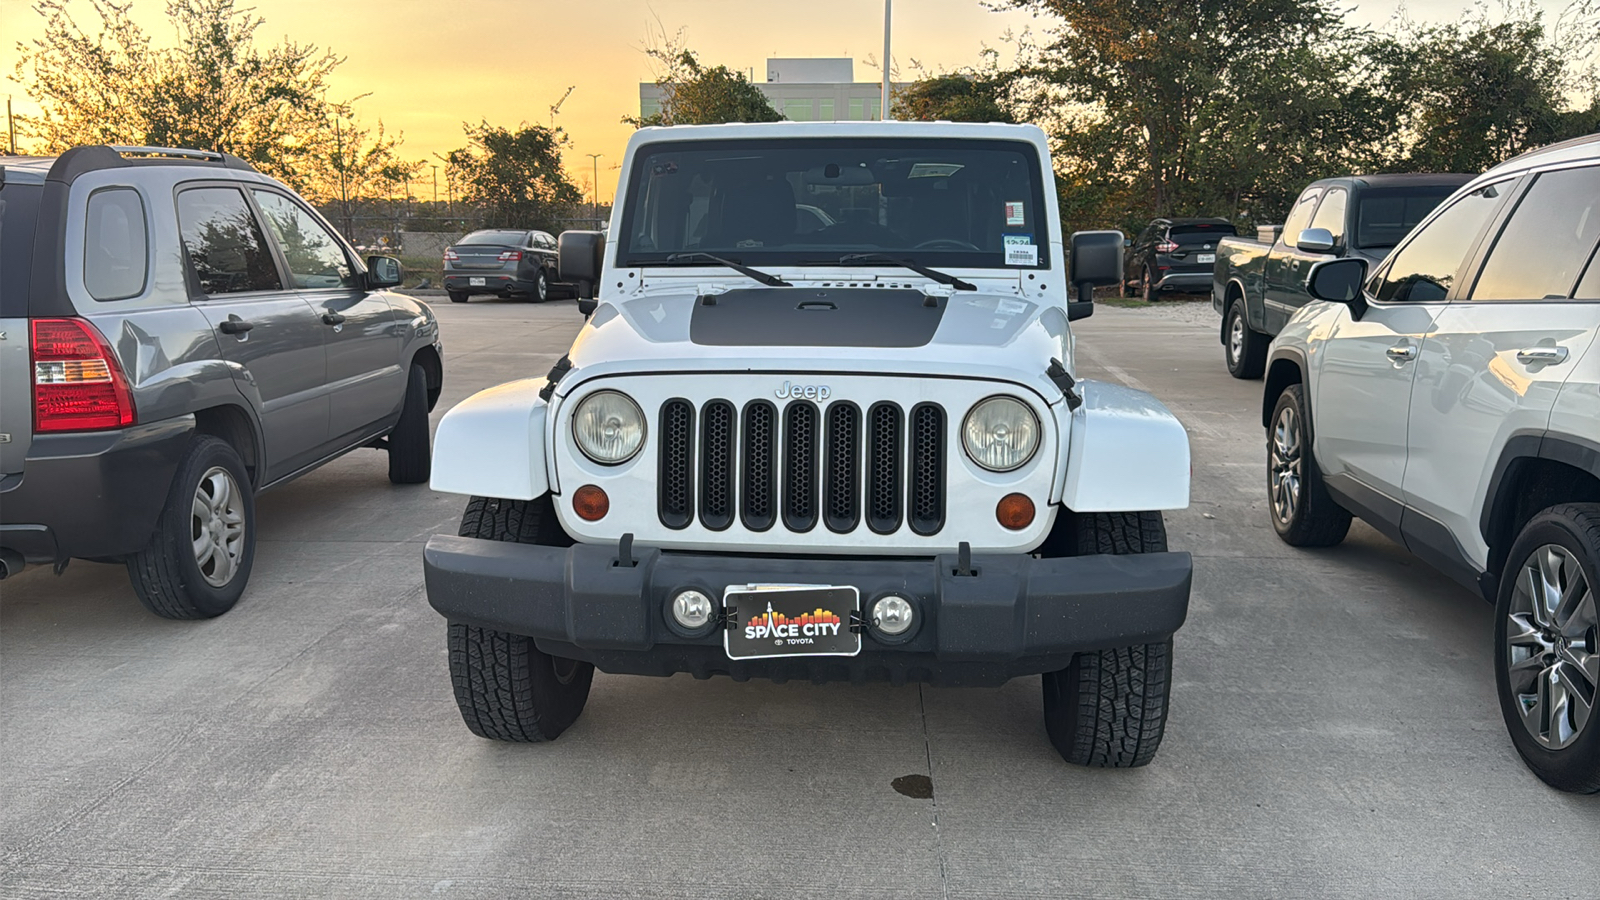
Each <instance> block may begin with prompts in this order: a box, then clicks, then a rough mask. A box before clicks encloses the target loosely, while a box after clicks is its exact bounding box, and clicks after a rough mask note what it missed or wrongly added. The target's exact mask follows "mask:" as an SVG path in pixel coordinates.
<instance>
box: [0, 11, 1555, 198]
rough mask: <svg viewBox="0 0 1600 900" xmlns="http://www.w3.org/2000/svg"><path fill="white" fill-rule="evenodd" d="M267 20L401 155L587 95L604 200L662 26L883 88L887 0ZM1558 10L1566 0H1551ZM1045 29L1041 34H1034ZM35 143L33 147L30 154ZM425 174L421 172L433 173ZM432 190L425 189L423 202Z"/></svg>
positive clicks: (9, 75) (924, 40)
mask: <svg viewBox="0 0 1600 900" xmlns="http://www.w3.org/2000/svg"><path fill="white" fill-rule="evenodd" d="M133 2H134V7H133V13H134V18H135V20H136V21H138V22H139V23H140V24H141V25H142V26H143V27H144V29H145V32H146V34H147V35H149V36H150V37H151V38H152V39H153V40H154V41H155V42H156V43H157V44H158V45H159V44H166V43H169V42H170V41H171V38H172V30H171V28H170V27H169V26H168V25H167V23H166V21H165V9H166V4H165V2H164V0H133ZM241 5H253V6H254V7H255V9H256V10H257V12H258V13H259V14H260V15H261V16H263V17H264V18H265V19H266V24H265V25H263V26H262V28H261V30H260V31H259V32H258V33H257V38H258V41H260V42H261V43H263V44H273V43H277V42H278V41H279V40H280V39H281V38H282V37H284V36H288V37H291V38H292V39H294V40H296V41H299V42H309V43H314V44H317V45H319V46H321V47H323V48H325V49H330V50H333V51H334V52H336V53H339V54H341V55H343V56H345V57H346V62H345V63H344V64H343V65H342V66H340V67H339V69H338V70H337V72H336V73H335V75H334V81H333V83H334V88H335V92H336V93H338V94H344V95H356V94H361V93H369V92H370V94H371V96H370V97H368V98H367V99H365V100H363V101H361V103H360V104H358V106H357V110H358V113H359V114H360V116H361V117H362V118H363V119H364V120H366V121H368V122H372V121H375V120H377V119H379V118H382V119H383V120H384V123H385V125H386V126H387V127H388V128H389V129H391V130H401V131H403V132H404V133H405V144H404V147H403V148H402V150H403V152H404V154H405V155H406V156H408V157H411V158H422V157H429V158H431V157H432V156H433V154H435V153H442V152H445V151H447V150H450V149H452V148H455V147H459V146H462V145H463V144H464V143H465V141H464V139H463V137H462V134H461V123H462V122H463V121H468V122H473V123H476V122H478V121H479V120H481V119H487V120H488V121H489V122H490V123H491V124H496V125H506V126H515V125H516V124H517V123H519V122H523V121H528V122H537V123H540V124H546V125H548V124H549V123H550V105H551V104H553V103H555V102H556V101H557V100H559V99H560V98H561V95H562V93H563V92H565V91H566V89H567V87H568V86H569V85H575V86H576V89H575V90H574V91H573V92H572V96H571V97H569V98H568V99H567V101H566V103H565V105H563V106H562V108H561V113H560V115H559V116H558V117H557V118H556V124H558V125H560V126H561V127H563V128H564V129H566V131H567V133H568V134H569V135H570V136H571V138H572V145H571V147H569V148H568V150H567V154H566V159H567V163H568V168H569V171H571V173H572V175H573V176H574V180H576V181H578V182H579V183H580V184H582V185H584V186H585V188H587V186H588V183H589V180H590V177H589V172H590V171H591V167H590V160H589V159H588V158H587V157H586V156H584V154H587V153H602V154H605V155H604V156H603V157H602V158H601V160H600V185H601V187H600V191H601V197H602V199H608V198H609V197H610V194H611V191H612V188H613V186H614V184H615V181H616V173H615V172H614V171H611V172H608V171H607V169H608V167H610V166H613V165H615V164H616V163H617V162H618V161H619V160H620V158H621V153H622V149H623V145H624V143H625V142H626V141H627V138H628V134H629V132H630V131H631V129H630V128H629V127H628V126H626V125H623V124H622V123H621V122H620V121H619V119H620V117H621V116H623V115H625V114H637V112H638V85H639V82H641V81H650V80H653V75H652V72H651V68H650V65H649V61H648V60H647V59H646V58H645V56H644V54H643V53H642V52H641V48H642V47H643V45H644V43H645V40H646V35H647V34H648V32H649V30H650V29H651V28H652V27H654V22H655V21H656V19H659V21H660V22H661V23H663V24H664V25H665V26H666V27H667V29H668V30H669V31H675V30H676V29H678V28H679V27H682V28H684V29H686V36H687V40H688V45H689V46H690V47H691V48H692V49H694V50H695V51H696V52H697V53H698V54H699V55H700V58H701V59H702V60H704V61H707V62H711V63H723V64H726V65H728V66H729V67H732V68H738V69H744V70H746V71H749V70H751V69H754V70H755V73H756V75H757V80H763V79H764V64H765V60H766V58H767V57H769V56H849V57H853V58H854V59H855V60H856V65H855V76H856V80H857V81H876V80H877V79H878V77H879V76H878V72H877V70H876V69H870V68H868V67H867V66H866V65H865V63H864V60H865V59H866V58H867V57H869V56H871V57H873V58H876V57H877V56H878V55H880V54H881V52H882V42H883V34H882V27H883V4H882V2H881V0H800V2H795V0H788V2H776V0H745V2H737V0H651V2H646V0H443V2H441V0H253V4H251V2H250V0H241ZM1396 5H1397V2H1396V0H1369V2H1367V3H1364V4H1362V5H1361V8H1360V9H1358V10H1357V12H1356V14H1355V15H1354V16H1353V18H1354V19H1357V20H1364V21H1368V22H1381V21H1383V20H1385V19H1387V18H1388V17H1389V15H1390V14H1391V13H1392V11H1393V10H1394V8H1395V7H1396ZM1541 5H1544V6H1545V7H1547V8H1549V9H1552V10H1554V9H1557V8H1559V7H1560V6H1561V5H1564V3H1563V0H1543V2H1542V4H1541ZM1408 6H1409V8H1410V10H1411V13H1412V15H1413V17H1415V18H1418V19H1429V20H1439V19H1454V18H1456V17H1458V16H1460V15H1461V13H1462V12H1463V11H1465V10H1466V9H1467V8H1469V4H1468V3H1467V2H1464V0H1463V2H1451V0H1411V2H1409V4H1408ZM31 7H32V3H31V2H30V0H0V99H3V95H5V94H12V95H13V96H14V97H15V98H16V106H17V111H18V112H19V113H24V114H25V113H27V112H30V111H33V110H36V109H37V106H36V105H35V104H33V103H31V102H30V101H29V100H28V98H27V96H26V93H25V92H24V90H23V88H22V86H21V85H20V84H18V83H17V82H16V81H15V80H14V77H13V74H14V68H15V65H16V61H17V51H16V47H15V43H16V41H18V40H24V41H25V40H29V39H31V38H34V37H37V36H38V35H39V34H40V33H41V32H42V30H43V29H42V22H43V20H42V19H41V18H40V17H39V16H38V15H37V14H36V13H34V12H33V10H32V8H31ZM72 8H74V10H75V12H76V15H77V16H78V19H79V22H80V23H81V24H84V25H85V26H86V27H87V26H88V25H89V24H91V23H93V22H94V21H96V20H95V19H94V15H93V13H92V11H91V10H90V9H89V5H88V3H87V2H84V0H78V2H75V3H73V4H72ZM894 21H895V27H894V37H895V41H894V47H895V50H894V55H895V62H896V64H897V65H898V66H899V67H900V70H901V71H900V73H901V75H903V76H905V75H909V74H910V62H911V60H913V59H915V60H917V61H918V62H920V63H921V64H922V65H923V66H925V67H927V68H928V69H931V70H935V71H937V70H939V69H952V68H958V67H961V66H965V65H971V64H974V63H976V62H977V60H978V55H979V52H980V49H981V47H982V46H983V45H984V44H988V45H989V46H991V47H996V48H999V49H1001V51H1002V58H1003V59H1009V53H1008V52H1007V51H1006V50H1005V49H1004V45H1003V43H1002V42H1001V40H1000V38H1001V36H1002V35H1003V34H1004V33H1005V32H1006V31H1007V30H1008V29H1009V30H1021V29H1023V28H1025V27H1028V26H1029V25H1030V24H1032V23H1034V20H1033V19H1032V18H1031V17H1030V16H1028V15H1026V14H1023V13H1017V12H1006V13H995V12H990V11H988V10H987V9H985V8H984V7H983V6H982V5H980V3H979V0H896V2H895V19H894ZM1035 27H1037V26H1035ZM23 146H24V148H26V146H27V145H26V143H24V144H23ZM427 174H428V172H427V170H426V169H425V170H424V177H425V178H426V176H427ZM423 190H425V189H422V190H419V193H422V192H423Z"/></svg>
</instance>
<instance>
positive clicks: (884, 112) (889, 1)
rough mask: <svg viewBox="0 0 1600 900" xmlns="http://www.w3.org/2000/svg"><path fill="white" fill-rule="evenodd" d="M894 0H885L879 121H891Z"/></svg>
mask: <svg viewBox="0 0 1600 900" xmlns="http://www.w3.org/2000/svg"><path fill="white" fill-rule="evenodd" d="M893 3H894V0H883V101H882V103H883V105H882V106H881V107H879V109H878V121H880V122H886V121H888V119H889V13H890V10H892V9H893Z"/></svg>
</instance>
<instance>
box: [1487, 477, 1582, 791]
mask: <svg viewBox="0 0 1600 900" xmlns="http://www.w3.org/2000/svg"><path fill="white" fill-rule="evenodd" d="M1597 585H1600V503H1569V504H1563V505H1561V506H1552V507H1550V508H1549V509H1547V510H1545V511H1543V512H1541V513H1539V514H1538V515H1536V516H1534V517H1533V519H1532V521H1530V522H1529V523H1528V524H1527V527H1525V528H1523V529H1522V534H1521V535H1519V536H1518V537H1517V540H1516V543H1514V544H1512V545H1511V553H1510V555H1509V556H1507V557H1506V570H1505V573H1504V574H1503V575H1502V576H1501V578H1500V593H1499V596H1498V597H1497V598H1496V600H1497V602H1496V604H1495V628H1494V641H1495V657H1494V670H1495V685H1496V688H1497V691H1498V693H1499V695H1500V712H1501V713H1502V714H1503V715H1504V716H1505V720H1506V729H1507V730H1508V731H1510V732H1511V742H1512V743H1513V744H1515V745H1516V748H1517V752H1518V753H1520V754H1521V755H1522V759H1523V761H1524V762H1526V763H1527V764H1528V768H1529V769H1532V770H1533V773H1534V774H1535V775H1538V776H1539V777H1540V778H1542V779H1544V781H1545V783H1546V784H1549V785H1550V786H1551V787H1553V788H1557V789H1559V790H1563V791H1572V792H1574V793H1579V794H1594V793H1600V721H1597V720H1600V710H1597V709H1596V707H1597V706H1600V662H1597V660H1600V634H1597V628H1600V622H1597V617H1596V603H1597V601H1596V599H1595V587H1596V586H1597Z"/></svg>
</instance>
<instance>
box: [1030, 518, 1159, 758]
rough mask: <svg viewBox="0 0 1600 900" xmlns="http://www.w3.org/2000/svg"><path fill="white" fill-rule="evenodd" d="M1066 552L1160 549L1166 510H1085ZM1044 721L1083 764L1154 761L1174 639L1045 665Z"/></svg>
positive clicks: (1053, 739) (1054, 740)
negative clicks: (1057, 666) (1051, 668)
mask: <svg viewBox="0 0 1600 900" xmlns="http://www.w3.org/2000/svg"><path fill="white" fill-rule="evenodd" d="M1062 515H1064V516H1066V515H1070V516H1072V517H1073V518H1072V520H1070V522H1069V523H1068V524H1067V525H1066V526H1065V527H1067V528H1071V529H1072V530H1073V532H1074V533H1073V534H1072V535H1070V536H1069V541H1068V543H1069V546H1066V547H1062V548H1060V549H1061V550H1062V551H1064V553H1063V555H1073V556H1088V555H1094V554H1103V553H1110V554H1118V555H1120V554H1127V553H1161V552H1164V551H1165V550H1166V549H1167V531H1166V526H1165V524H1164V523H1163V522H1162V520H1161V513H1159V512H1138V513H1081V514H1072V513H1066V512H1063V513H1062ZM1041 680H1042V681H1043V684H1044V724H1045V732H1046V733H1047V734H1048V735H1049V737H1050V743H1051V744H1052V745H1053V746H1054V747H1055V748H1056V752H1058V753H1060V754H1061V758H1062V759H1064V760H1066V761H1067V762H1069V763H1074V764H1076V765H1080V766H1097V767H1101V768H1117V769H1125V768H1134V767H1137V766H1142V765H1145V764H1147V763H1149V762H1150V760H1151V759H1152V758H1154V756H1155V754H1156V749H1157V748H1159V747H1160V746H1161V736H1162V734H1163V732H1164V731H1165V730H1166V724H1167V706H1168V701H1169V699H1170V695H1171V685H1172V639H1171V638H1168V639H1167V640H1165V641H1160V642H1158V643H1153V644H1135V645H1133V646H1130V647H1114V648H1111V649H1108V650H1096V651H1093V652H1089V653H1079V654H1078V655H1077V656H1074V657H1073V658H1072V664H1071V665H1069V666H1067V668H1065V669H1062V670H1060V671H1058V672H1046V673H1045V674H1044V675H1043V676H1042V679H1041Z"/></svg>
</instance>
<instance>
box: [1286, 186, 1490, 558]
mask: <svg viewBox="0 0 1600 900" xmlns="http://www.w3.org/2000/svg"><path fill="white" fill-rule="evenodd" d="M1503 199H1504V197H1503V195H1502V194H1501V192H1500V189H1498V188H1496V187H1494V186H1490V187H1485V188H1483V189H1481V190H1479V191H1476V192H1474V193H1472V194H1469V195H1467V196H1465V197H1461V198H1459V199H1458V200H1457V201H1456V202H1455V203H1453V204H1451V205H1450V206H1448V207H1446V208H1444V209H1443V210H1441V211H1440V212H1439V213H1438V214H1437V215H1436V216H1435V217H1434V218H1433V219H1431V220H1430V221H1428V222H1426V223H1424V224H1423V225H1422V227H1421V228H1419V229H1418V230H1417V231H1416V232H1414V233H1413V234H1412V235H1411V236H1410V237H1409V238H1408V239H1407V240H1406V242H1405V243H1403V244H1402V245H1401V246H1400V249H1399V250H1397V251H1396V252H1395V253H1394V254H1393V255H1392V256H1390V258H1389V260H1388V262H1387V263H1386V264H1385V265H1384V266H1382V267H1380V268H1379V270H1378V273H1377V274H1376V275H1374V276H1373V277H1372V278H1371V279H1369V280H1368V281H1367V284H1366V287H1365V294H1366V298H1365V299H1366V301H1367V309H1366V312H1365V313H1364V314H1363V315H1362V316H1361V318H1359V319H1357V318H1355V317H1353V316H1352V315H1350V314H1348V313H1341V314H1340V315H1339V316H1338V318H1337V319H1336V320H1335V321H1334V324H1333V325H1332V328H1331V330H1330V334H1329V336H1328V338H1327V340H1325V341H1323V342H1322V349H1321V361H1320V362H1319V363H1318V364H1317V379H1316V384H1315V391H1316V397H1315V398H1314V400H1313V402H1312V406H1311V413H1312V420H1313V426H1314V427H1313V441H1314V443H1315V450H1316V456H1317V462H1318V464H1319V465H1321V466H1322V469H1323V472H1324V474H1326V475H1327V476H1328V483H1329V486H1330V487H1333V488H1335V489H1336V490H1343V491H1344V492H1345V493H1346V494H1349V493H1350V492H1351V491H1352V490H1358V489H1359V488H1362V487H1365V488H1366V489H1367V490H1368V491H1371V492H1375V493H1376V495H1377V496H1374V495H1371V494H1368V493H1367V492H1365V491H1362V492H1361V496H1354V497H1350V498H1349V499H1352V500H1354V501H1355V502H1357V503H1359V504H1361V505H1364V506H1366V507H1367V513H1368V514H1369V515H1370V516H1371V517H1375V518H1376V519H1378V520H1379V521H1375V522H1372V524H1373V525H1375V526H1378V527H1380V528H1382V527H1383V526H1384V525H1387V526H1390V528H1391V534H1395V533H1397V532H1396V531H1394V530H1393V529H1394V528H1396V527H1397V526H1398V525H1399V522H1400V510H1401V497H1402V493H1401V486H1402V482H1403V480H1404V476H1405V468H1406V428H1407V422H1408V417H1409V414H1410V407H1411V382H1412V379H1413V378H1414V376H1415V375H1416V371H1417V365H1416V360H1417V356H1418V354H1419V353H1420V352H1421V345H1422V342H1423V339H1424V337H1425V336H1426V335H1427V334H1428V333H1429V331H1430V330H1431V329H1432V328H1433V322H1434V319H1435V318H1436V317H1437V316H1438V315H1439V313H1440V311H1441V310H1443V309H1444V306H1445V303H1446V301H1447V300H1448V299H1449V298H1450V296H1451V295H1452V292H1453V291H1454V290H1455V289H1456V287H1457V285H1459V284H1460V282H1461V278H1462V274H1463V272H1464V271H1465V269H1466V267H1467V259H1468V257H1469V256H1470V251H1471V249H1472V247H1473V246H1474V244H1475V243H1476V241H1477V240H1478V236H1479V234H1480V233H1481V232H1482V231H1483V228H1484V226H1485V225H1486V224H1488V222H1489V221H1490V220H1491V219H1492V218H1493V217H1494V215H1495V213H1496V212H1497V211H1498V209H1499V208H1500V204H1501V202H1502V200H1503ZM1350 480H1353V481H1354V482H1356V484H1355V485H1351V484H1349V481H1350Z"/></svg>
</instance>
